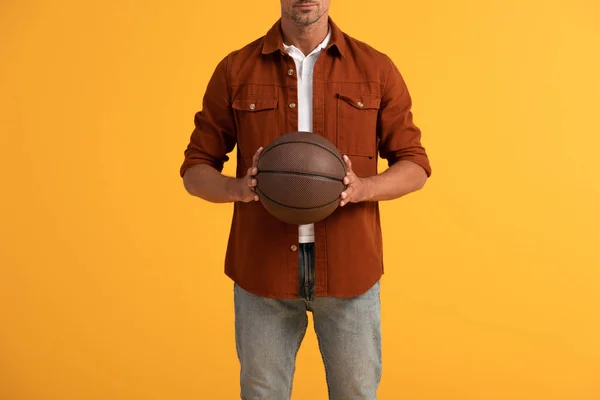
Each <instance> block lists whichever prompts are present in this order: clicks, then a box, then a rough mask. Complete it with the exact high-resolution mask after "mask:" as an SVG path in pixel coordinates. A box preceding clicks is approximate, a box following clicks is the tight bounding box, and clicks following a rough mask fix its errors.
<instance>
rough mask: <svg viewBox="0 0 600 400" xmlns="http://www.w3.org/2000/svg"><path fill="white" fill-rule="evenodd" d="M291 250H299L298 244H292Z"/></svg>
mask: <svg viewBox="0 0 600 400" xmlns="http://www.w3.org/2000/svg"><path fill="white" fill-rule="evenodd" d="M290 250H292V251H296V250H298V246H296V245H295V244H293V245H291V246H290Z"/></svg>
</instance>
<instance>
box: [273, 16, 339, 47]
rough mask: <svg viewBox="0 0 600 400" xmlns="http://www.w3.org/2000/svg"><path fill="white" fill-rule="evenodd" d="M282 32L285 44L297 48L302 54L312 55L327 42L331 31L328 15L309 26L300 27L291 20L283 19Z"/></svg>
mask: <svg viewBox="0 0 600 400" xmlns="http://www.w3.org/2000/svg"><path fill="white" fill-rule="evenodd" d="M281 31H282V32H283V42H284V43H285V44H287V45H288V46H295V47H297V48H298V49H300V51H302V53H304V54H310V53H311V52H312V51H313V50H314V49H316V48H317V46H318V45H319V44H320V43H321V42H322V41H323V40H325V37H326V36H327V32H328V31H329V19H328V17H327V14H323V15H322V16H321V18H320V19H319V20H318V21H317V22H315V23H314V24H311V25H309V26H304V25H298V24H296V23H295V22H294V21H293V20H292V19H290V18H285V17H283V18H281Z"/></svg>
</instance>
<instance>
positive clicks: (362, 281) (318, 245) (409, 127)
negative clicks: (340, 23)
mask: <svg viewBox="0 0 600 400" xmlns="http://www.w3.org/2000/svg"><path fill="white" fill-rule="evenodd" d="M329 23H330V26H331V30H332V36H331V40H330V42H329V45H328V46H327V48H326V49H325V50H323V52H322V53H321V55H320V56H319V58H318V60H317V63H316V65H315V67H314V72H313V132H314V133H316V134H319V135H322V136H324V137H326V138H327V139H329V140H330V141H331V142H332V143H334V144H335V145H336V146H337V147H338V149H339V150H340V151H341V152H342V154H347V155H348V156H349V157H350V159H351V160H352V166H353V169H354V172H355V173H356V174H357V175H358V176H360V177H367V176H372V175H376V174H377V160H378V157H379V156H381V158H383V159H386V160H387V162H388V165H389V166H391V165H393V164H394V163H396V162H397V161H399V160H409V161H411V162H414V163H416V164H418V165H420V166H421V167H423V169H424V170H425V171H426V173H427V175H428V176H429V175H430V174H431V167H430V164H429V160H428V157H427V154H426V152H425V149H424V148H423V146H422V145H421V131H420V130H419V128H418V127H417V126H415V124H414V123H413V117H412V112H411V98H410V95H409V92H408V90H407V87H406V84H405V82H404V80H403V78H402V76H401V74H400V72H399V71H398V69H397V67H396V66H395V64H394V63H393V62H392V60H391V59H390V58H389V57H388V56H386V55H385V54H383V53H381V52H379V51H377V50H375V49H373V48H372V47H370V46H369V45H367V44H365V43H363V42H360V41H358V40H356V39H354V38H351V37H350V36H348V35H346V34H345V33H343V32H342V31H341V30H340V29H339V28H338V27H337V25H336V24H335V23H334V22H333V21H332V20H331V18H330V19H329ZM290 69H292V70H294V71H295V63H294V60H293V59H292V58H291V57H290V56H289V55H287V54H286V53H285V51H284V47H283V39H282V32H281V21H277V23H276V24H275V25H274V26H273V27H272V28H271V29H270V30H269V32H268V33H267V34H266V36H264V37H262V38H260V39H258V40H256V41H254V42H252V43H250V44H248V45H247V46H245V47H244V48H242V49H240V50H237V51H234V52H231V53H230V54H229V55H227V57H225V58H224V59H223V60H222V61H221V62H220V63H219V64H218V66H217V67H216V69H215V72H214V74H213V76H212V77H211V79H210V81H209V84H208V86H207V89H206V93H205V95H204V99H203V104H202V110H201V111H199V112H198V113H196V115H195V119H194V123H195V129H194V130H193V132H192V134H191V138H190V142H189V144H188V146H187V149H186V150H185V160H184V162H183V165H182V166H181V170H180V174H181V176H183V175H184V174H185V171H186V170H187V169H188V168H189V167H191V166H193V165H196V164H208V165H210V166H212V167H214V168H215V169H217V170H218V171H219V172H221V171H222V169H223V164H224V163H225V162H226V161H228V160H229V157H228V154H229V153H230V152H232V151H233V149H234V148H235V147H236V145H237V172H236V176H237V177H238V178H240V177H243V176H244V175H245V174H246V172H247V170H248V168H250V167H251V166H252V156H253V154H254V153H255V152H256V150H257V149H258V148H259V147H260V146H263V147H265V146H266V145H267V144H269V142H271V141H272V140H273V139H275V138H276V137H278V136H280V135H283V134H285V133H288V132H294V131H297V130H298V109H297V108H296V107H294V106H290V105H291V104H294V105H295V104H297V102H298V88H297V85H298V82H297V80H296V79H297V78H296V74H295V73H293V74H289V73H288V71H289V70H290ZM297 245H298V226H297V225H291V224H286V223H283V222H280V221H279V220H277V219H276V218H274V217H273V216H271V215H270V214H269V213H268V212H267V211H266V210H265V209H264V208H263V206H262V204H261V203H260V202H250V203H241V202H236V203H235V204H234V213H233V221H232V225H231V232H230V236H229V243H228V247H227V253H226V256H225V273H226V274H227V275H228V276H229V277H230V278H231V279H233V281H235V282H236V283H237V284H238V285H239V286H240V287H242V288H243V289H245V290H247V291H249V292H251V293H254V294H256V295H260V296H265V297H277V298H297V297H298V286H299V285H298V279H299V278H298V276H299V274H298V251H297ZM315 251H316V255H315V296H336V297H352V296H357V295H360V294H362V293H364V292H365V291H366V290H367V289H368V288H370V287H371V286H372V285H373V284H374V283H376V282H377V280H379V279H380V278H381V275H382V274H383V270H384V269H383V249H382V234H381V226H380V215H379V206H378V203H377V202H362V203H350V204H348V205H346V206H344V207H338V208H337V209H336V210H335V211H334V212H333V214H331V215H330V216H329V217H328V218H326V219H325V220H323V221H320V222H317V223H315Z"/></svg>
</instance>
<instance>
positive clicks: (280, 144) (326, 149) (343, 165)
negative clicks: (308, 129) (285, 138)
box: [261, 134, 347, 172]
mask: <svg viewBox="0 0 600 400" xmlns="http://www.w3.org/2000/svg"><path fill="white" fill-rule="evenodd" d="M315 135H316V134H315ZM289 143H304V144H310V145H313V146H317V147H320V148H322V149H323V150H325V151H328V152H329V153H331V154H332V155H333V156H334V157H335V159H336V160H338V161H339V162H340V164H342V168H343V169H344V172H347V171H346V165H345V164H344V162H343V161H342V160H340V159H339V158H338V157H337V154H335V153H334V152H333V151H331V150H329V149H328V148H327V147H325V146H323V145H320V144H318V143H312V142H305V141H302V140H292V141H289V142H283V143H278V144H276V145H275V146H273V147H271V148H270V149H268V150H267V151H265V152H264V153H263V154H261V157H263V156H264V155H265V154H267V153H268V152H269V151H271V150H273V149H274V148H276V147H279V146H283V145H284V144H289Z"/></svg>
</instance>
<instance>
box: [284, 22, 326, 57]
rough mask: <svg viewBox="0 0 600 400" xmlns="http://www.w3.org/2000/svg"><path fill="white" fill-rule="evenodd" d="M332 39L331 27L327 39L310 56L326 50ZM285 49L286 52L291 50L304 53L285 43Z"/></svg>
mask: <svg viewBox="0 0 600 400" xmlns="http://www.w3.org/2000/svg"><path fill="white" fill-rule="evenodd" d="M330 39H331V26H330V27H329V29H328V32H327V36H325V39H323V41H322V42H321V43H319V45H318V46H317V47H316V48H315V49H314V50H313V51H312V52H311V53H310V54H314V53H318V52H320V51H321V50H323V49H324V48H326V47H327V45H328V44H329V40H330ZM283 48H284V50H285V51H289V50H290V49H295V50H296V51H299V52H300V53H302V51H301V50H300V49H298V48H297V47H296V46H294V45H290V46H288V45H287V44H285V43H283ZM310 54H305V56H309V55H310Z"/></svg>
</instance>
